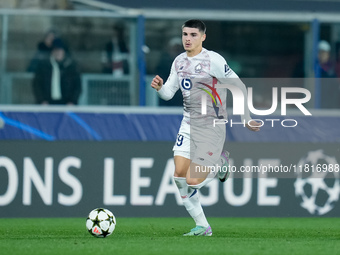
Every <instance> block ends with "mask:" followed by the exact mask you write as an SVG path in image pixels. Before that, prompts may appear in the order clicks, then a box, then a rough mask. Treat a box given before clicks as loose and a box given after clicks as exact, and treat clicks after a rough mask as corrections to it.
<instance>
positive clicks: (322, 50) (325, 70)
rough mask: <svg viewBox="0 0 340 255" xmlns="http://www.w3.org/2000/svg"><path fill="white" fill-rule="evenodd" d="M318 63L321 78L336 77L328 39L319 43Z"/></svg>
mask: <svg viewBox="0 0 340 255" xmlns="http://www.w3.org/2000/svg"><path fill="white" fill-rule="evenodd" d="M318 50H319V52H318V64H319V68H320V77H321V78H334V77H335V68H334V63H333V62H332V61H331V45H330V44H329V43H328V42H327V41H324V40H322V41H320V42H319V44H318Z"/></svg>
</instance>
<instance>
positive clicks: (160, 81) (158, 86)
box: [151, 75, 163, 91]
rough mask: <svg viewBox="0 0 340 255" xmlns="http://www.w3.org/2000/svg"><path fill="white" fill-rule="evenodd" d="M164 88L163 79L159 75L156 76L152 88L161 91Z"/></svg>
mask: <svg viewBox="0 0 340 255" xmlns="http://www.w3.org/2000/svg"><path fill="white" fill-rule="evenodd" d="M162 86H163V79H162V78H161V77H160V76H159V75H156V76H155V77H154V78H153V79H152V81H151V87H152V88H154V89H155V90H157V91H159V90H160V89H161V88H162Z"/></svg>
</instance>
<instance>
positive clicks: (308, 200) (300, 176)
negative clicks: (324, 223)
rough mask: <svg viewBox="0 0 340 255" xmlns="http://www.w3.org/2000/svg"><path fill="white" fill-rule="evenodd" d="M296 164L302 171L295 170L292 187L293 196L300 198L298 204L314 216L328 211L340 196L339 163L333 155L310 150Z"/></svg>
mask: <svg viewBox="0 0 340 255" xmlns="http://www.w3.org/2000/svg"><path fill="white" fill-rule="evenodd" d="M298 166H302V168H303V171H297V178H296V181H295V183H294V188H295V196H296V197H297V198H300V199H301V203H300V206H301V207H302V208H304V209H306V210H307V211H308V212H309V213H310V214H312V215H316V216H317V215H324V214H326V213H328V212H330V211H331V210H332V209H333V208H334V206H335V204H336V203H337V202H338V201H339V196H340V179H339V177H340V173H339V164H338V162H337V161H336V159H335V157H330V156H327V155H325V154H324V152H323V150H316V151H310V152H309V153H308V155H307V156H306V157H304V158H301V159H300V161H299V163H298ZM306 175H308V176H306Z"/></svg>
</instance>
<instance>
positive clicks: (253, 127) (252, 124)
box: [246, 120, 261, 132]
mask: <svg viewBox="0 0 340 255" xmlns="http://www.w3.org/2000/svg"><path fill="white" fill-rule="evenodd" d="M260 126H261V123H260V122H257V121H255V120H251V121H249V124H246V127H247V128H248V129H249V130H250V131H255V132H256V131H260Z"/></svg>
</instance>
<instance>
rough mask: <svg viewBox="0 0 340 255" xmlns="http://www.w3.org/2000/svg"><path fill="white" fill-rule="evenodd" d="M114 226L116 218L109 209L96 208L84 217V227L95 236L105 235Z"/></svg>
mask: <svg viewBox="0 0 340 255" xmlns="http://www.w3.org/2000/svg"><path fill="white" fill-rule="evenodd" d="M115 227H116V218H115V216H114V215H113V213H112V212H111V211H109V210H108V209H104V208H96V209H94V210H92V211H91V212H90V213H89V216H88V217H87V219H86V228H87V230H88V231H89V233H90V234H91V235H93V236H95V237H107V236H109V235H111V234H112V232H113V231H114V230H115Z"/></svg>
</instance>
